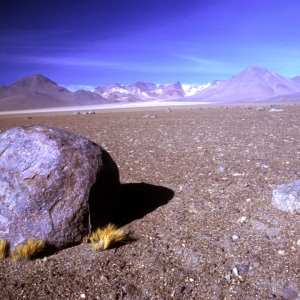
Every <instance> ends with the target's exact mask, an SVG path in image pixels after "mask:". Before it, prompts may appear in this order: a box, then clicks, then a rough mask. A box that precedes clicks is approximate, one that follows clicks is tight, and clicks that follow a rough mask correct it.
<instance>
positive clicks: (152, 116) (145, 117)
mask: <svg viewBox="0 0 300 300" xmlns="http://www.w3.org/2000/svg"><path fill="white" fill-rule="evenodd" d="M147 118H150V119H154V118H157V115H151V114H147V115H145V116H143V119H147Z"/></svg>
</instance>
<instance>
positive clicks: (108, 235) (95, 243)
mask: <svg viewBox="0 0 300 300" xmlns="http://www.w3.org/2000/svg"><path fill="white" fill-rule="evenodd" d="M125 238H126V235H125V233H124V231H123V230H121V229H118V228H117V226H116V225H114V224H108V225H107V226H106V227H104V228H98V229H97V230H96V231H94V232H93V233H92V235H91V236H90V238H89V241H90V242H91V243H92V249H93V251H96V252H97V251H101V250H105V249H108V248H109V247H110V246H111V245H113V244H116V243H118V242H122V241H124V240H125ZM84 240H86V239H85V238H84Z"/></svg>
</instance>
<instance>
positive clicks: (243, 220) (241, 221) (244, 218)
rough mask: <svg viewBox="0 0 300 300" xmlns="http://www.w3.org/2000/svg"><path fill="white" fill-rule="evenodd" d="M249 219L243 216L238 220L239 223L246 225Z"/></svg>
mask: <svg viewBox="0 0 300 300" xmlns="http://www.w3.org/2000/svg"><path fill="white" fill-rule="evenodd" d="M246 219H247V217H245V216H243V217H241V218H239V219H238V223H241V224H242V223H245V222H246Z"/></svg>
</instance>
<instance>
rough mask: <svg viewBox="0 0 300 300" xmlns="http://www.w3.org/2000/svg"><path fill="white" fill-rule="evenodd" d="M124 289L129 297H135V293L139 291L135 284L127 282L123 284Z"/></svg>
mask: <svg viewBox="0 0 300 300" xmlns="http://www.w3.org/2000/svg"><path fill="white" fill-rule="evenodd" d="M122 290H123V291H124V292H125V293H126V295H127V296H128V297H133V296H134V294H135V293H136V292H137V288H136V286H134V285H133V284H126V285H124V286H122Z"/></svg>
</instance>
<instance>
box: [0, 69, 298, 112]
mask: <svg viewBox="0 0 300 300" xmlns="http://www.w3.org/2000/svg"><path fill="white" fill-rule="evenodd" d="M151 100H159V101H170V100H172V101H174V100H175V101H188V102H211V103H237V102H262V101H264V102H284V101H291V102H299V101H300V76H297V77H294V78H286V77H284V76H281V75H279V74H277V73H274V72H271V71H269V70H268V69H265V68H260V67H249V68H247V69H246V70H244V71H242V72H241V73H239V74H238V75H236V76H233V77H232V78H230V79H229V80H226V81H225V80H224V81H217V80H215V81H213V82H210V83H208V84H205V85H200V86H192V85H186V84H181V83H180V82H176V83H173V84H154V83H145V82H137V83H133V84H130V85H120V84H117V83H116V84H111V85H106V86H99V87H97V88H95V89H93V90H91V91H85V90H78V91H76V92H71V91H69V90H68V89H66V88H64V87H62V86H59V85H57V84H56V83H55V82H53V81H52V80H50V79H48V78H46V77H44V76H42V75H32V76H29V77H26V78H23V79H21V80H19V81H17V82H16V83H14V84H12V85H10V86H3V85H2V86H0V111H9V110H23V109H37V108H51V107H66V106H80V105H93V104H104V103H128V102H138V101H151Z"/></svg>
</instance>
